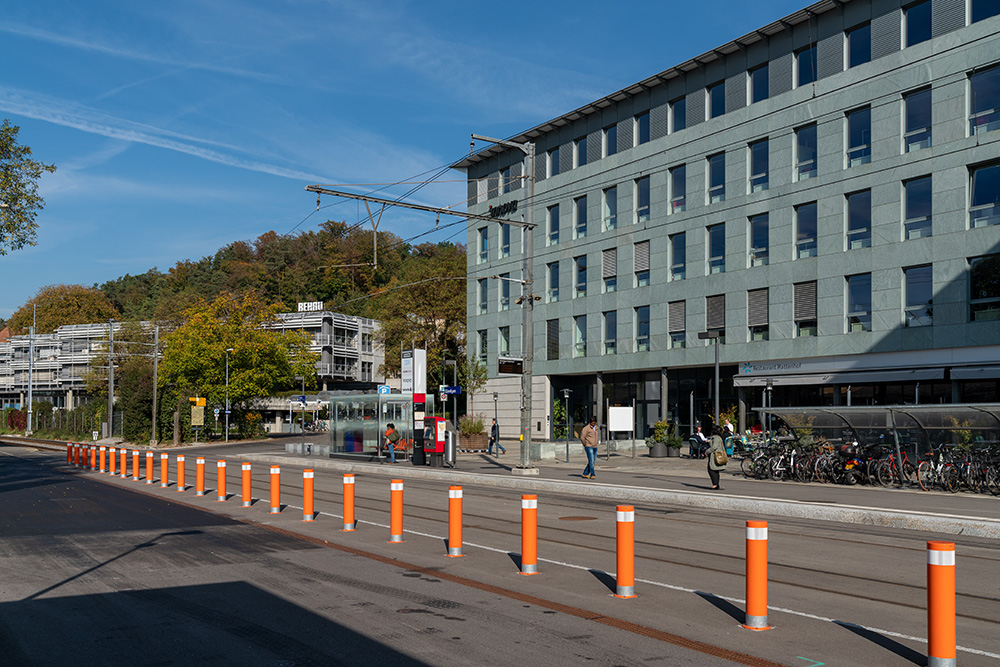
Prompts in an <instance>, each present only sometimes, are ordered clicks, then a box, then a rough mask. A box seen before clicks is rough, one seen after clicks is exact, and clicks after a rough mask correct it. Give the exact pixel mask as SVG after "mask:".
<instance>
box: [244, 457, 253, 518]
mask: <svg viewBox="0 0 1000 667" xmlns="http://www.w3.org/2000/svg"><path fill="white" fill-rule="evenodd" d="M251 501H252V498H251V497H250V464H249V463H247V462H246V461H244V462H243V505H242V507H250V503H251Z"/></svg>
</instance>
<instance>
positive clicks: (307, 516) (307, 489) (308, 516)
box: [302, 468, 316, 521]
mask: <svg viewBox="0 0 1000 667" xmlns="http://www.w3.org/2000/svg"><path fill="white" fill-rule="evenodd" d="M314 477H315V471H314V470H310V469H309V468H306V469H305V470H303V471H302V520H303V521H315V520H316V513H315V512H314V511H313V478H314Z"/></svg>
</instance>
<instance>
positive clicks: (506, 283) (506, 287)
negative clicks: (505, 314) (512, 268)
mask: <svg viewBox="0 0 1000 667" xmlns="http://www.w3.org/2000/svg"><path fill="white" fill-rule="evenodd" d="M499 292H500V310H501V311H504V310H510V274H509V273H501V274H500V290H499Z"/></svg>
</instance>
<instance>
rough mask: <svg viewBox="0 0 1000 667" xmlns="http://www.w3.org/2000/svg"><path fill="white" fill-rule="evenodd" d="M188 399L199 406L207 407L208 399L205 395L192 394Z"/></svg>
mask: <svg viewBox="0 0 1000 667" xmlns="http://www.w3.org/2000/svg"><path fill="white" fill-rule="evenodd" d="M188 400H189V401H191V402H192V403H194V404H195V405H197V406H198V407H202V408H203V407H205V405H206V403H207V399H206V398H205V397H204V396H192V397H191V398H189V399H188Z"/></svg>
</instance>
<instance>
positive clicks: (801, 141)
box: [795, 124, 816, 181]
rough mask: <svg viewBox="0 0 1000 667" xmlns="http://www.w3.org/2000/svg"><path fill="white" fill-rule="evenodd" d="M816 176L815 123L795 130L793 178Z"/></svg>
mask: <svg viewBox="0 0 1000 667" xmlns="http://www.w3.org/2000/svg"><path fill="white" fill-rule="evenodd" d="M815 177H816V125H815V124H813V125H806V126H805V127H800V128H799V129H797V130H795V180H797V181H804V180H806V179H807V178H815Z"/></svg>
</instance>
